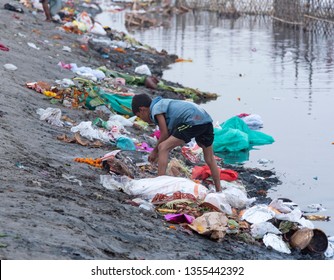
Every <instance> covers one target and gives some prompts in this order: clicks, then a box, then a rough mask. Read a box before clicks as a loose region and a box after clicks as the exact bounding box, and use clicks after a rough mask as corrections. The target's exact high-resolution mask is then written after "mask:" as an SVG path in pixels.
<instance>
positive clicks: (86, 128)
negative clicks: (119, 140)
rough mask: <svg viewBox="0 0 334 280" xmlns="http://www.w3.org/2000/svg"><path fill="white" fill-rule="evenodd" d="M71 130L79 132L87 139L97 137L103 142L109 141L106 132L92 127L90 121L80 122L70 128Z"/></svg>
mask: <svg viewBox="0 0 334 280" xmlns="http://www.w3.org/2000/svg"><path fill="white" fill-rule="evenodd" d="M71 131H72V132H79V133H80V135H81V136H83V137H86V138H87V139H89V140H94V139H98V140H101V141H103V142H110V138H109V136H108V134H107V133H106V132H104V131H101V130H99V129H94V128H93V127H92V122H91V121H88V122H81V123H79V124H78V125H77V126H74V127H72V128H71Z"/></svg>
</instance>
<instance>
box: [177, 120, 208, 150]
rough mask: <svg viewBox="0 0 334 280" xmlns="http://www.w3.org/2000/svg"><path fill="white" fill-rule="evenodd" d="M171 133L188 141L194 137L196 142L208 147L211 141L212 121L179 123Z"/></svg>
mask: <svg viewBox="0 0 334 280" xmlns="http://www.w3.org/2000/svg"><path fill="white" fill-rule="evenodd" d="M172 135H173V136H174V137H176V138H178V139H181V140H183V141H184V142H186V143H188V142H190V140H191V139H192V138H195V140H196V143H197V144H202V145H203V146H204V147H209V146H211V145H212V143H213V138H214V136H213V125H212V123H207V124H201V125H194V126H191V125H188V124H180V125H179V126H178V127H176V128H175V129H174V130H173V131H172Z"/></svg>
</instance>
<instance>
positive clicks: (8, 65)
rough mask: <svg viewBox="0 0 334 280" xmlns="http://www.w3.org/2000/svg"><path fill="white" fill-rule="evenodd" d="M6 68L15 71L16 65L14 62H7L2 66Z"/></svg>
mask: <svg viewBox="0 0 334 280" xmlns="http://www.w3.org/2000/svg"><path fill="white" fill-rule="evenodd" d="M3 67H4V68H5V69H6V70H10V71H15V70H17V67H16V66H15V65H14V64H10V63H7V64H5V65H4V66H3Z"/></svg>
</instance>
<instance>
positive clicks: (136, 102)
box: [132, 93, 152, 122]
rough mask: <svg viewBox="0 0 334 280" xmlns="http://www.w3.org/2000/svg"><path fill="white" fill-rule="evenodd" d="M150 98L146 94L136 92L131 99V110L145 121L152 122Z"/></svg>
mask: <svg viewBox="0 0 334 280" xmlns="http://www.w3.org/2000/svg"><path fill="white" fill-rule="evenodd" d="M151 102H152V99H151V97H149V96H148V95H147V94H145V93H142V94H137V95H135V96H133V99H132V112H133V114H135V115H136V116H137V117H139V118H141V119H142V120H143V121H145V122H152V121H151V119H150V105H151Z"/></svg>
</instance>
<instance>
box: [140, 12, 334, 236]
mask: <svg viewBox="0 0 334 280" xmlns="http://www.w3.org/2000/svg"><path fill="white" fill-rule="evenodd" d="M134 36H135V37H136V39H138V40H139V41H142V42H145V43H147V44H149V45H152V46H154V47H155V48H157V49H158V50H161V49H165V50H167V51H168V52H169V53H174V54H177V55H178V56H180V57H183V58H190V59H193V63H183V64H174V65H172V66H171V67H170V69H169V70H167V71H165V72H164V76H163V77H164V78H165V79H167V80H171V81H174V82H179V83H181V84H183V85H186V86H189V87H193V88H198V89H200V90H203V91H208V92H215V93H218V94H220V97H219V98H218V99H217V100H216V101H213V102H208V103H206V104H202V106H203V107H204V108H205V109H206V110H207V111H208V112H209V113H210V114H211V116H212V117H213V119H214V121H216V122H219V123H222V122H223V121H225V120H227V119H228V118H230V117H231V116H235V115H238V114H240V113H255V114H259V115H261V116H262V118H263V120H264V128H263V132H265V133H268V134H269V135H272V136H273V137H274V138H275V143H273V144H272V145H269V146H267V147H262V146H261V148H259V149H257V150H250V151H245V153H244V154H243V155H240V154H239V153H237V154H230V153H229V154H227V155H226V154H224V155H221V156H222V157H223V158H225V160H226V161H228V162H233V161H239V162H241V161H246V165H247V166H250V167H254V166H255V167H259V165H258V160H259V159H263V158H264V159H269V162H270V164H268V168H270V167H272V168H275V170H276V172H277V174H278V175H279V176H280V174H281V175H282V176H281V177H280V179H281V180H282V181H283V183H282V185H280V187H279V189H277V190H273V191H272V193H270V195H271V196H272V197H273V198H275V197H279V196H281V197H289V198H290V199H292V200H294V201H297V202H298V203H299V205H300V206H301V207H302V206H304V208H305V207H306V205H307V204H311V203H322V204H323V205H324V206H326V207H327V209H329V210H328V212H327V213H326V214H328V215H331V216H334V209H332V207H331V205H332V202H333V197H334V195H333V190H332V187H331V185H332V178H331V176H330V174H331V172H332V168H331V166H332V164H331V162H332V160H333V158H334V149H333V146H332V145H331V144H330V143H331V142H333V141H334V136H333V132H332V130H331V129H329V125H330V120H332V119H333V118H334V110H333V109H332V106H333V104H334V95H333V94H332V92H333V91H334V79H333V70H334V64H333V56H334V44H333V38H332V37H330V36H321V35H319V34H314V33H305V32H303V31H302V30H299V29H293V28H288V29H287V28H285V27H282V26H280V25H277V24H276V23H275V22H273V21H272V19H271V18H270V17H251V16H249V17H245V18H239V19H236V20H229V19H222V18H219V17H218V16H217V15H215V14H210V13H204V12H201V13H188V14H185V15H182V16H175V17H173V18H172V22H171V24H170V28H168V29H152V30H148V31H137V32H136V33H135V34H134ZM315 176H317V177H318V178H321V180H320V179H319V180H317V181H315V180H314V179H313V178H314V177H315ZM301 194H302V195H301ZM319 226H320V227H322V228H323V229H324V230H326V231H327V232H328V233H329V234H330V233H332V234H334V232H333V228H334V227H333V224H332V223H331V224H330V223H329V224H321V225H319Z"/></svg>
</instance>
